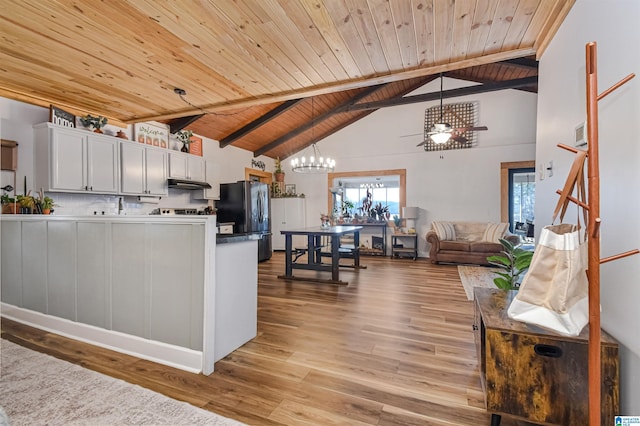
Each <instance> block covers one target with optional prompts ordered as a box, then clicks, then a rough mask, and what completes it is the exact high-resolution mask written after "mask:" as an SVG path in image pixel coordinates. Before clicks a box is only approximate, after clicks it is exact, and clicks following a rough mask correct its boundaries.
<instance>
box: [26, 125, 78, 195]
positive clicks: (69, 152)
mask: <svg viewBox="0 0 640 426" xmlns="http://www.w3.org/2000/svg"><path fill="white" fill-rule="evenodd" d="M46 133H47V134H48V136H49V138H50V141H47V140H36V144H45V146H46V144H48V143H50V157H49V159H48V161H49V167H50V170H51V176H50V177H49V181H48V182H47V183H48V185H47V184H45V183H44V182H43V184H42V185H41V186H42V187H43V188H44V189H45V190H50V191H74V192H85V191H86V190H87V189H88V186H87V160H86V155H87V154H86V134H83V133H80V132H79V131H78V130H73V129H49V131H48V132H46ZM42 152H44V153H46V150H43V151H42Z"/></svg>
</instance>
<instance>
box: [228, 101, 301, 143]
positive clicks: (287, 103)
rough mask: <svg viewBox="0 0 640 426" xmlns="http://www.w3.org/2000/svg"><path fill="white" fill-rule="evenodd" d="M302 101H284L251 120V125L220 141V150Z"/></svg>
mask: <svg viewBox="0 0 640 426" xmlns="http://www.w3.org/2000/svg"><path fill="white" fill-rule="evenodd" d="M302 100H304V99H303V98H299V99H291V100H288V101H285V102H283V103H281V104H280V105H278V106H277V107H275V108H274V109H272V110H271V111H269V112H268V113H266V114H264V115H262V116H261V117H258V118H257V119H255V120H253V121H252V122H251V123H249V124H247V125H246V126H243V127H241V128H240V129H238V130H236V131H235V132H233V133H231V134H230V135H229V136H226V137H224V138H222V139H221V140H220V148H224V147H225V146H227V145H231V144H232V143H233V142H235V141H236V140H238V139H240V138H242V137H243V136H245V135H247V134H249V133H251V132H252V131H254V130H256V129H257V128H259V127H260V126H263V125H265V124H266V123H268V122H269V121H271V120H273V119H274V118H276V117H277V116H279V115H280V114H282V113H284V112H286V111H288V110H290V109H291V108H293V107H294V106H296V105H297V104H298V103H299V102H300V101H302Z"/></svg>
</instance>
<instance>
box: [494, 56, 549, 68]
mask: <svg viewBox="0 0 640 426" xmlns="http://www.w3.org/2000/svg"><path fill="white" fill-rule="evenodd" d="M498 63H499V64H505V65H509V66H516V67H519V68H523V69H528V70H537V69H538V68H539V64H540V63H539V62H538V61H536V60H535V59H529V58H514V59H507V60H506V61H501V62H498Z"/></svg>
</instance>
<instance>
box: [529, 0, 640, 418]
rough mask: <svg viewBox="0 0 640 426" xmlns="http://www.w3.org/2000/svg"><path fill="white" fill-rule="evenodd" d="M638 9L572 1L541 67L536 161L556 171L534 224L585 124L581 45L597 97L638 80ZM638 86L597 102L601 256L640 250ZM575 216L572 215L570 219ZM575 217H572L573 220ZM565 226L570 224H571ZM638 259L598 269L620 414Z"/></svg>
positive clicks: (634, 365) (639, 342)
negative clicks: (613, 347) (590, 47)
mask: <svg viewBox="0 0 640 426" xmlns="http://www.w3.org/2000/svg"><path fill="white" fill-rule="evenodd" d="M638 22H640V2H638V1H635V0H626V1H625V0H618V1H615V2H614V1H608V2H603V1H599V0H578V1H577V2H576V4H575V5H574V6H573V8H572V10H571V12H570V13H569V16H568V17H567V19H566V20H565V22H564V23H563V24H562V26H561V27H560V29H559V31H558V33H557V34H556V36H555V37H554V39H553V41H552V42H551V44H550V45H549V47H548V48H547V50H546V52H545V53H544V55H543V57H542V58H541V61H540V78H539V91H538V137H537V147H536V161H537V162H538V164H540V163H543V162H548V161H550V160H552V161H553V163H554V176H553V177H552V178H550V179H546V180H544V181H541V182H540V181H537V182H536V224H537V225H538V228H540V227H542V226H544V225H547V224H549V222H550V220H551V213H552V212H553V208H554V206H555V203H556V201H557V196H556V194H555V191H556V189H559V188H561V187H562V185H563V184H564V181H565V179H566V176H567V172H568V170H569V167H570V163H571V161H572V160H573V155H572V154H570V153H568V152H566V151H564V150H561V149H559V148H557V147H556V144H557V143H559V142H563V143H566V144H571V138H572V134H573V130H574V127H575V126H576V125H577V124H578V123H580V122H581V121H584V120H585V117H586V106H585V100H586V77H585V45H586V43H588V42H591V41H595V42H597V43H598V62H597V64H598V86H599V87H598V92H599V93H602V92H603V91H604V90H606V89H607V88H609V87H610V86H611V85H613V84H614V83H616V82H617V81H619V80H620V79H622V78H623V77H624V76H626V75H627V74H629V73H632V72H634V73H639V72H640V54H638V46H639V45H640V31H638V28H637V25H638ZM639 105H640V81H639V79H638V78H635V79H634V80H632V81H631V82H630V83H627V84H626V85H625V86H624V87H623V88H621V89H619V90H617V91H616V92H614V93H613V94H610V95H609V96H607V97H606V98H604V99H603V100H601V101H600V102H599V130H600V132H599V151H600V188H601V189H600V192H601V194H600V195H601V209H600V210H601V211H600V213H601V217H602V227H601V230H602V232H601V240H602V244H601V255H602V256H603V257H605V256H610V255H613V254H616V253H620V252H624V251H627V250H630V249H633V248H638V247H639V246H640V220H638V212H640V197H638V194H640V143H639V141H638V137H637V135H638V134H639V133H640V121H639V120H638V119H639V117H640V108H639ZM572 214H574V213H572ZM573 217H575V216H573ZM569 220H570V221H571V220H572V217H571V216H569ZM638 276H640V255H636V256H632V257H629V258H626V259H623V260H619V261H616V262H611V263H607V264H604V265H602V268H601V303H602V314H601V321H602V327H603V328H604V329H605V330H606V331H608V332H609V333H610V334H612V335H613V336H614V337H616V338H617V339H618V340H619V341H620V343H621V346H622V350H621V356H620V358H621V364H622V367H621V409H622V412H621V413H620V414H623V415H625V414H626V415H638V413H640V339H639V337H640V332H639V331H638V330H640V316H638V306H640V285H638Z"/></svg>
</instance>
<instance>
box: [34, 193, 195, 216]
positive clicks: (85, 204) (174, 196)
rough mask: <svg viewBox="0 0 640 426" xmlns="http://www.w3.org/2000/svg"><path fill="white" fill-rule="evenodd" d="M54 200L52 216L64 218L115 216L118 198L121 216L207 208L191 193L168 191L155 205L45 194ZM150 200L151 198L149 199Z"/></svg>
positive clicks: (116, 197)
mask: <svg viewBox="0 0 640 426" xmlns="http://www.w3.org/2000/svg"><path fill="white" fill-rule="evenodd" d="M47 195H48V196H50V197H51V198H53V199H54V201H55V204H56V206H55V207H54V214H56V215H65V216H91V215H93V214H94V213H95V214H97V215H102V214H103V212H104V214H105V215H117V214H118V202H119V199H120V197H122V201H123V205H122V207H123V214H126V215H146V214H149V213H150V212H151V211H152V210H153V209H155V208H158V207H178V208H187V207H188V208H197V209H203V208H205V207H206V206H207V202H206V201H204V200H192V198H191V196H192V194H191V191H184V190H172V189H169V196H168V197H162V198H161V199H160V201H159V202H157V203H153V202H152V203H146V202H141V201H139V200H138V197H128V196H121V195H96V194H67V193H62V192H55V193H54V192H51V193H47ZM149 198H150V199H152V198H153V197H149Z"/></svg>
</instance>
